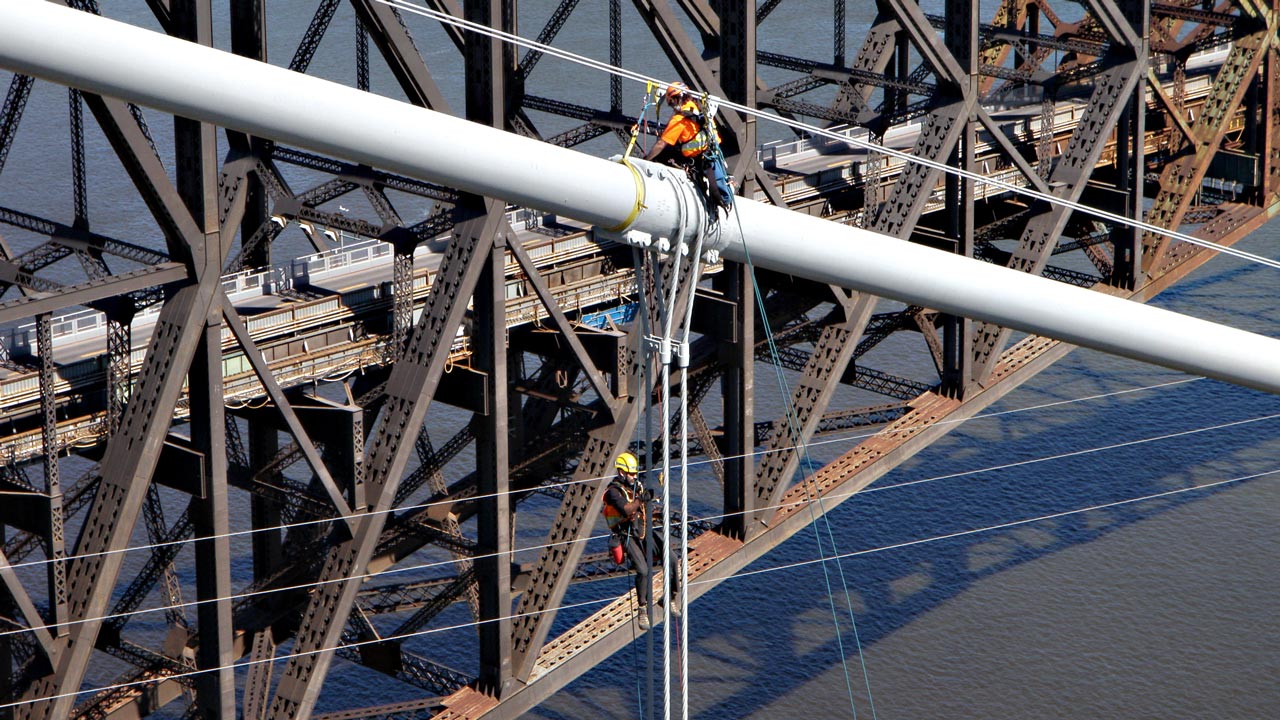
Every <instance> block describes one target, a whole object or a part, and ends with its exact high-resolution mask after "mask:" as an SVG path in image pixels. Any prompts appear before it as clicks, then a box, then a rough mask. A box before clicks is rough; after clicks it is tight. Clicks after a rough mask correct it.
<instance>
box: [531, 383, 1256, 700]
mask: <svg viewBox="0 0 1280 720" xmlns="http://www.w3.org/2000/svg"><path fill="white" fill-rule="evenodd" d="M1089 361H1090V362H1091V363H1093V358H1090V359H1089ZM1107 362H1111V361H1107ZM1074 372H1075V375H1073V376H1071V377H1070V378H1066V379H1065V380H1066V381H1068V382H1069V385H1070V387H1069V389H1063V388H1062V386H1060V385H1048V387H1050V388H1052V390H1051V392H1053V393H1055V394H1059V393H1060V394H1061V396H1062V398H1063V399H1067V398H1073V397H1081V396H1084V395H1088V394H1090V393H1091V392H1099V391H1105V389H1106V388H1110V389H1115V388H1116V387H1117V386H1116V383H1115V382H1114V378H1111V377H1108V376H1109V375H1110V373H1105V374H1102V373H1094V372H1087V373H1085V375H1084V376H1083V380H1081V378H1082V376H1081V374H1080V371H1079V369H1078V368H1077V369H1076V370H1075V371H1074ZM1055 373H1058V371H1057V370H1054V371H1050V372H1049V373H1046V378H1049V377H1050V376H1051V375H1052V374H1055ZM1040 384H1042V385H1044V383H1043V382H1042V383H1040ZM1081 385H1088V386H1090V387H1091V388H1092V389H1084V388H1082V387H1081ZM1087 405H1089V407H1087V408H1085V407H1077V406H1067V407H1068V408H1070V409H1058V410H1056V411H1055V410H1048V411H1043V412H1033V413H1026V414H1016V415H1012V416H1008V417H1006V418H999V419H995V420H980V421H975V422H974V423H973V424H971V425H967V426H965V428H963V429H961V430H957V431H956V432H955V433H953V435H952V436H951V437H949V438H948V439H947V440H944V441H942V442H940V443H937V444H935V446H934V447H933V448H931V449H930V450H928V451H926V453H925V454H924V455H922V456H921V458H920V459H919V461H918V462H916V463H914V464H913V465H911V466H910V467H908V468H904V469H901V470H899V471H898V472H896V473H895V474H893V475H891V476H890V478H889V479H888V480H887V481H885V482H884V484H883V485H880V484H876V485H873V486H872V488H886V489H884V490H879V491H872V492H866V493H864V494H862V495H860V496H858V497H856V498H853V499H850V500H848V501H846V503H845V504H844V505H842V506H841V507H839V508H837V509H836V510H834V511H833V512H832V513H831V514H830V519H831V525H832V527H833V528H834V532H835V535H836V538H837V540H836V542H837V543H838V544H839V547H838V550H839V551H840V552H841V553H850V552H856V551H858V550H862V549H866V548H879V547H885V546H889V545H893V544H896V543H902V542H909V541H911V540H917V539H921V538H929V537H936V536H942V535H947V534H949V533H956V532H962V531H965V530H969V529H975V528H981V527H987V526H991V525H997V524H1001V523H1007V522H1010V521H1014V520H1018V519H1024V518H1034V517H1039V516H1042V515H1048V514H1052V513H1057V512H1063V511H1069V510H1076V509H1080V508H1085V507H1091V506H1096V505H1101V504H1105V503H1111V502H1116V501H1121V500H1126V499H1130V498H1136V497H1141V496H1145V495H1151V494H1155V493H1160V492H1166V491H1169V490H1174V489H1178V488H1183V487H1191V486H1194V485H1197V484H1204V483H1210V482H1215V481H1218V480H1224V479H1228V478H1234V477H1240V476H1243V475H1247V474H1251V473H1256V472H1261V471H1266V470H1271V469H1273V467H1272V466H1263V465H1262V464H1264V463H1267V462H1268V458H1267V457H1265V456H1262V457H1259V456H1257V455H1251V451H1252V450H1255V449H1257V448H1258V447H1259V446H1260V445H1263V444H1265V443H1267V442H1269V441H1275V440H1276V439H1277V438H1280V418H1277V419H1274V420H1266V421H1261V422H1257V423H1253V424H1250V425H1245V426H1243V427H1238V428H1230V429H1225V430H1217V431H1211V432H1206V433H1202V434H1198V435H1192V436H1188V437H1183V438H1178V439H1170V440H1164V441H1159V442H1153V443H1144V444H1140V445H1134V446H1132V447H1128V448H1121V449H1116V450H1111V451H1107V452H1102V453H1094V454H1088V455H1083V456H1077V457H1069V458H1062V459H1058V460H1052V461H1048V462H1043V463H1036V464H1032V465H1026V466H1022V467H1017V468H1011V469H1007V470H997V471H992V472H984V473H977V474H972V475H964V476H961V477H954V478H950V479H945V480H939V481H936V482H929V483H923V484H920V485H916V486H910V487H902V488H897V489H892V485H893V484H895V483H898V482H909V481H911V480H915V479H920V478H928V477H935V476H938V475H945V474H951V473H958V472H965V471H966V470H975V469H980V468H983V467H987V466H989V465H993V464H997V463H1000V464H1003V463H1010V462H1017V461H1018V460H1021V459H1034V458H1040V457H1045V456H1049V455H1054V454H1057V453H1063V452H1071V451H1074V450H1081V449H1087V448H1093V447H1098V446H1102V445H1108V444H1113V443H1117V442H1124V441H1128V440H1137V439H1142V438H1147V437H1153V436H1159V435H1164V434H1168V433H1171V432H1177V431H1180V430H1190V429H1194V428H1200V427H1206V426H1210V425H1215V424H1220V423H1224V422H1230V421H1232V420H1242V419H1247V418H1252V417H1260V416H1264V415H1268V414H1273V413H1275V412H1276V409H1277V408H1276V405H1275V402H1274V399H1273V398H1271V397H1270V396H1266V395H1261V394H1259V393H1252V392H1250V391H1246V390H1241V389H1239V388H1234V387H1230V386H1226V385H1223V384H1220V383H1216V382H1212V381H1203V380H1202V381H1197V382H1191V383H1187V384H1183V385H1178V386H1175V387H1173V388H1169V389H1166V390H1160V391H1154V392H1150V393H1143V394H1141V396H1140V397H1138V398H1133V399H1123V400H1117V401H1110V400H1109V401H1102V402H1100V403H1098V404H1094V403H1089V404H1087ZM1108 428H1110V431H1111V434H1110V435H1105V434H1104V433H1106V432H1107V429H1108ZM996 442H998V443H999V447H1000V453H999V455H998V456H996V455H995V454H994V453H991V452H989V451H988V450H989V448H990V447H992V446H993V445H994V444H995V443H996ZM984 447H985V448H987V449H988V450H984V449H983V448H984ZM993 460H994V462H993ZM1271 462H1273V463H1274V458H1271ZM1262 481H1263V482H1266V481H1267V480H1266V479H1265V478H1264V479H1262ZM1233 487H1237V485H1234V484H1233V485H1227V486H1221V487H1219V488H1217V489H1209V490H1201V491H1194V492H1188V493H1185V494H1179V495H1174V496H1171V497H1169V498H1164V499H1159V500H1150V501H1144V502H1139V503H1133V504H1128V505H1122V506H1118V507H1114V508H1108V509H1104V510H1096V511H1090V512H1086V513H1079V514H1075V515H1069V516H1066V517H1063V518H1058V519H1054V520H1046V521H1040V522H1036V523H1032V524H1028V525H1022V526H1016V527H1013V528H1008V529H1003V530H998V531H991V532H984V533H976V534H972V535H965V536H961V537H958V538H952V539H948V540H941V541H937V542H929V543H925V544H922V545H917V546H913V547H908V548H902V549H895V550H890V551H885V552H878V553H873V554H869V555H865V556H860V557H856V558H850V559H846V560H844V561H843V569H844V574H845V577H846V579H847V581H848V586H849V594H850V597H851V599H852V602H853V607H854V611H855V613H856V617H857V622H858V630H859V634H860V638H861V642H862V645H863V647H864V649H866V648H869V647H871V646H874V645H875V644H876V643H877V642H880V641H881V640H883V639H885V638H887V637H888V636H890V635H892V634H893V633H894V632H896V631H898V630H900V629H902V628H904V627H906V626H907V625H909V624H910V623H912V622H913V621H914V620H915V619H917V618H919V617H921V616H923V615H925V614H927V613H929V612H930V611H932V610H934V609H936V608H939V607H940V606H942V605H943V604H945V603H947V602H948V601H950V600H952V599H953V598H956V597H957V596H959V595H960V594H962V593H964V592H966V591H967V590H969V589H970V588H972V587H974V586H975V585H976V584H977V583H979V582H980V581H982V580H984V579H985V578H989V577H991V576H993V575H996V574H997V573H1001V572H1003V571H1006V570H1010V569H1012V568H1015V567H1018V566H1020V565H1023V564H1026V563H1029V562H1032V561H1035V560H1039V559H1042V558H1046V557H1048V556H1050V555H1053V554H1055V553H1059V552H1061V551H1063V550H1066V549H1068V548H1071V547H1075V546H1079V545H1083V544H1085V543H1089V542H1092V541H1094V540H1097V539H1100V538H1102V537H1104V536H1106V535H1109V534H1112V533H1115V532H1116V531H1119V530H1122V529H1125V528H1127V527H1130V526H1133V525H1135V524H1136V523H1140V522H1142V521H1144V520H1148V519H1153V518H1156V517H1158V516H1160V515H1162V514H1164V513H1167V512H1169V511H1171V510H1174V509H1177V508H1181V507H1185V506H1187V505H1189V504H1192V503H1195V502H1196V501H1198V500H1201V499H1203V498H1205V497H1206V496H1207V495H1209V494H1214V493H1218V492H1221V491H1223V490H1226V489H1228V488H1233ZM819 528H820V529H821V532H822V543H823V546H824V548H826V551H827V553H828V554H830V543H829V540H828V537H827V535H826V530H825V528H824V527H823V526H822V525H821V523H820V524H819ZM816 556H817V549H816V545H815V540H814V533H813V532H811V531H808V530H806V531H804V532H803V533H801V534H799V535H797V536H796V537H795V538H793V539H792V540H791V541H790V542H788V543H786V544H784V545H783V546H781V547H779V548H778V549H777V550H775V551H774V552H773V553H771V554H770V555H769V556H768V557H766V558H765V559H763V560H761V561H759V562H757V563H756V564H754V565H753V566H751V567H750V568H748V570H753V569H762V568H767V567H777V566H784V565H787V564H789V563H794V562H802V561H805V560H810V559H813V558H815V557H816ZM829 569H830V573H831V582H832V588H833V590H834V593H835V596H836V605H837V608H838V615H839V616H840V626H841V632H842V633H843V645H844V653H845V655H846V656H847V657H848V659H849V672H850V675H851V678H852V682H853V689H854V694H855V695H861V697H860V699H859V711H860V714H861V711H863V710H865V709H866V708H865V706H866V691H865V687H863V686H862V680H861V677H862V676H861V670H860V669H859V667H858V665H857V653H856V650H855V648H854V641H853V636H852V632H851V627H850V623H849V614H848V609H847V605H846V603H845V600H844V594H843V591H842V590H841V588H840V584H839V582H840V581H839V575H838V574H837V571H836V569H835V567H834V566H833V565H831V566H829ZM827 597H828V594H827V586H826V584H825V582H824V578H823V572H822V569H821V567H820V566H819V565H816V564H814V565H806V566H802V567H800V568H795V569H789V570H782V571H778V572H770V573H764V574H760V575H754V576H750V577H747V578H743V579H740V580H730V581H729V582H728V583H726V584H725V585H723V586H721V587H720V588H718V589H717V590H715V591H713V592H712V593H710V594H708V595H707V596H705V597H703V598H702V599H701V600H700V601H699V602H698V603H697V604H695V605H694V607H693V614H692V615H691V621H690V622H691V625H692V628H693V633H694V641H693V642H694V644H693V646H692V650H691V655H692V656H693V657H692V659H691V664H692V665H693V672H694V677H693V686H692V687H693V690H692V692H691V695H692V697H694V698H695V699H694V700H693V701H692V709H693V711H694V713H693V716H695V717H699V718H703V719H710V718H726V717H744V716H746V715H748V714H751V713H752V712H755V711H759V710H760V709H761V708H764V707H767V706H769V705H770V703H771V702H773V701H775V700H777V699H778V698H780V697H782V696H784V695H786V694H787V693H789V692H792V691H794V690H797V689H799V688H801V687H802V686H804V685H805V684H806V683H808V682H810V681H812V680H813V679H814V677H815V676H817V675H819V674H821V673H823V672H825V671H827V670H829V669H832V668H833V667H834V668H837V669H838V667H839V662H840V647H839V643H838V641H837V639H836V636H835V633H834V631H833V628H832V618H831V609H830V605H829V603H828V600H827ZM969 640H970V641H972V642H976V643H981V642H982V639H981V638H970V639H969ZM633 657H635V658H642V657H643V654H642V651H641V654H639V655H634V653H633V651H632V650H630V649H626V650H623V651H622V652H620V653H619V654H618V655H617V656H615V659H614V662H612V663H606V664H604V666H602V668H603V669H597V670H595V671H593V672H592V673H590V674H588V675H586V676H584V677H583V678H581V679H580V680H579V681H578V682H577V683H575V684H574V685H572V686H571V687H570V688H569V690H568V691H567V693H562V694H561V695H560V696H558V697H557V698H553V699H551V700H550V701H548V702H547V703H546V704H545V705H543V706H542V707H540V708H538V709H536V710H535V711H533V713H531V715H530V716H531V717H543V718H556V719H559V718H568V717H580V716H581V713H582V712H584V711H585V710H587V709H588V708H589V709H590V711H591V712H592V713H593V715H595V716H597V717H604V718H614V717H617V718H627V717H636V710H637V702H636V691H635V678H636V677H638V676H639V674H640V673H641V672H642V670H641V669H636V668H632V667H631V666H632V663H633V662H634V660H633ZM870 673H871V680H872V689H873V691H874V690H875V668H874V667H872V668H870ZM714 686H719V687H714ZM841 689H842V690H843V686H842V687H841ZM606 698H608V699H606ZM814 699H815V700H817V699H818V698H814ZM823 700H824V701H829V703H828V702H824V705H825V704H834V703H836V702H838V698H834V697H832V698H823ZM708 701H710V702H708ZM675 706H676V707H678V699H677V701H676V705H675ZM845 707H846V708H847V705H846V706H845ZM660 710H661V709H660V708H659V714H660ZM845 715H847V709H846V711H845V712H844V713H837V716H845ZM867 716H868V717H870V715H869V714H868V715H867Z"/></svg>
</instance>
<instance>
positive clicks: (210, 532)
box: [189, 320, 236, 720]
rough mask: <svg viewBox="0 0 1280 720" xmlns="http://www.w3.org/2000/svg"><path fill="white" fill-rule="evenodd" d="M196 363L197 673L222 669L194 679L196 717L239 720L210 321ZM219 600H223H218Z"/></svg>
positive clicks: (217, 369) (223, 460) (214, 336)
mask: <svg viewBox="0 0 1280 720" xmlns="http://www.w3.org/2000/svg"><path fill="white" fill-rule="evenodd" d="M203 335H204V336H203V337H202V338H201V340H200V345H199V348H198V349H197V350H196V359H195V361H194V362H193V363H192V364H191V372H190V375H189V377H190V387H191V391H190V403H191V434H192V438H193V439H194V440H195V442H196V447H197V448H198V449H199V450H200V451H201V452H202V453H204V455H205V477H204V483H205V497H203V498H195V499H193V501H192V504H191V508H192V520H193V525H194V527H195V537H196V539H195V551H196V598H197V599H198V600H199V601H200V605H199V606H198V607H197V612H196V617H197V620H198V627H199V632H200V645H199V647H198V648H197V650H196V667H197V668H199V669H201V670H208V669H212V668H222V669H219V670H215V671H212V672H206V673H201V674H200V675H197V676H196V678H195V679H196V704H197V711H198V713H199V715H198V717H201V718H206V719H211V718H219V719H225V720H233V719H234V718H235V717H236V705H235V673H234V670H233V669H232V668H231V667H229V666H230V665H231V663H233V662H234V661H235V659H236V653H235V651H234V646H233V643H232V618H231V601H230V600H228V599H226V598H229V597H230V596H231V594H232V588H231V541H230V539H229V538H228V537H227V533H228V532H229V531H230V529H231V528H230V521H229V515H228V508H227V456H226V452H225V448H226V429H225V425H224V422H225V418H224V417H223V412H224V409H225V408H224V407H223V390H222V342H221V340H222V337H221V336H222V330H221V325H220V324H219V323H217V322H213V321H212V320H211V321H210V322H209V324H207V325H206V326H205V329H204V333H203ZM219 598H221V599H219Z"/></svg>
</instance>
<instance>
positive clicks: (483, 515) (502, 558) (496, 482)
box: [464, 0, 516, 697]
mask: <svg viewBox="0 0 1280 720" xmlns="http://www.w3.org/2000/svg"><path fill="white" fill-rule="evenodd" d="M465 8H466V10H465V16H466V19H467V20H470V21H471V22H475V23H480V24H482V25H486V26H488V27H492V28H498V29H501V30H504V31H506V32H510V33H514V32H516V26H515V22H516V13H515V2H514V0H477V1H476V2H469V3H467V4H466V6H465ZM464 54H465V58H464V59H465V66H466V77H467V95H466V97H467V118H468V119H470V120H473V121H475V122H479V123H484V124H486V125H491V126H493V127H496V128H503V127H505V126H506V125H507V122H506V119H507V114H508V108H507V90H508V87H509V83H510V81H511V78H512V77H513V73H514V71H515V68H516V60H515V52H514V48H512V46H511V45H509V44H507V43H502V42H499V41H497V40H495V39H493V38H487V37H482V36H480V35H477V34H475V33H469V34H468V35H467V40H466V47H465V49H464ZM484 211H485V212H487V213H495V212H496V213H501V212H502V206H501V205H500V204H495V203H492V202H489V203H486V204H485V208H484ZM502 226H503V227H502V228H500V229H498V231H497V232H496V233H495V234H494V239H493V244H492V246H491V248H490V250H489V253H488V257H487V258H486V259H485V260H483V262H484V268H483V270H482V271H481V273H480V279H479V281H478V282H477V284H476V291H475V298H474V300H473V302H474V305H475V313H476V315H475V317H476V323H475V330H474V332H473V337H472V340H473V342H474V343H475V348H476V351H475V359H476V361H477V362H478V363H479V369H480V370H481V371H482V372H484V373H487V379H486V381H485V384H486V386H487V387H486V389H487V391H488V395H489V402H488V413H489V414H488V417H486V418H485V419H484V421H483V422H481V423H480V427H479V429H478V430H477V432H476V471H477V481H478V483H479V484H478V491H479V497H480V500H479V508H478V514H477V516H476V534H477V542H476V561H475V570H476V578H477V580H478V584H479V595H480V617H479V618H478V620H479V622H480V626H479V628H478V629H479V643H480V647H479V650H480V678H479V688H480V689H481V690H482V691H483V692H487V693H489V694H491V695H493V696H495V697H502V695H503V693H504V692H505V691H506V690H507V688H508V687H509V686H510V685H511V681H512V678H513V665H514V664H513V662H512V656H511V648H512V626H511V617H510V616H511V550H512V533H511V511H512V505H511V500H510V495H509V494H508V490H509V488H510V467H511V463H510V444H509V443H510V436H509V432H508V425H507V421H508V415H507V351H506V346H507V337H506V273H505V265H506V262H505V260H506V244H507V234H506V227H507V226H506V223H505V222H503V223H502ZM511 239H512V240H514V238H511ZM477 259H478V258H477Z"/></svg>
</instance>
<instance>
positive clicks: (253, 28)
mask: <svg viewBox="0 0 1280 720" xmlns="http://www.w3.org/2000/svg"><path fill="white" fill-rule="evenodd" d="M230 19H231V52H233V53H235V54H236V55H243V56H244V57H249V58H253V59H255V60H259V61H261V62H266V61H267V15H266V0H232V2H231V18H230ZM254 145H255V147H254V150H255V151H259V150H263V149H265V148H263V147H259V144H258V143H255V144H254ZM246 181H247V182H248V185H247V186H246V187H245V192H246V195H245V214H244V223H243V224H244V228H245V229H244V231H242V232H241V235H240V242H241V243H242V244H243V243H247V242H249V240H250V239H251V238H252V237H253V231H254V229H256V228H260V227H262V225H263V223H265V222H267V221H268V220H269V218H270V213H269V209H268V202H267V191H266V188H265V187H264V185H263V183H262V181H261V180H260V179H259V178H258V176H257V174H256V173H250V174H249V176H248V177H247V178H246ZM273 237H274V235H267V237H266V240H265V241H264V242H260V243H258V244H257V245H255V246H254V247H251V248H246V252H245V254H244V256H243V257H242V259H241V264H242V266H243V267H270V266H271V240H272V238H273ZM234 269H237V270H238V269H239V268H234Z"/></svg>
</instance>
